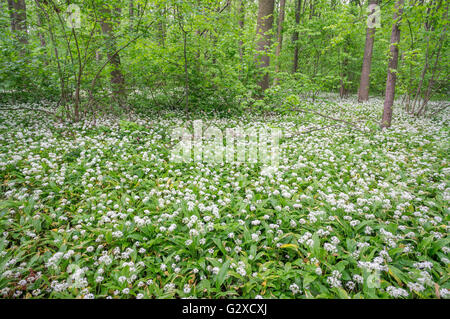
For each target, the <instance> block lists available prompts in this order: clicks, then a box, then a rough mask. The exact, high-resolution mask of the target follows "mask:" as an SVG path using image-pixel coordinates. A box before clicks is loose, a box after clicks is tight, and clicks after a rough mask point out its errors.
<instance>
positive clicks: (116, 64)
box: [100, 7, 125, 106]
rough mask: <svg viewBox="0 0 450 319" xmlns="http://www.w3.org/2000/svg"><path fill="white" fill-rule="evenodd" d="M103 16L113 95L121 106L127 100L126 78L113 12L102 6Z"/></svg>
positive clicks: (103, 29) (103, 30)
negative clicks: (121, 63) (115, 36)
mask: <svg viewBox="0 0 450 319" xmlns="http://www.w3.org/2000/svg"><path fill="white" fill-rule="evenodd" d="M102 14H103V17H102V19H101V21H100V25H101V28H102V32H103V34H104V35H105V36H106V38H107V57H108V60H109V63H110V65H111V87H112V92H113V96H114V98H115V99H116V101H117V102H118V104H119V105H120V106H123V104H124V102H125V78H124V76H123V74H122V70H121V65H120V55H119V53H117V47H116V43H115V39H114V30H113V26H114V23H113V12H112V11H111V10H110V9H108V8H106V7H103V8H102Z"/></svg>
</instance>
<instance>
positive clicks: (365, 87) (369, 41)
mask: <svg viewBox="0 0 450 319" xmlns="http://www.w3.org/2000/svg"><path fill="white" fill-rule="evenodd" d="M370 4H378V0H369V5H370ZM372 13H373V12H372ZM369 15H370V14H369ZM375 31H376V29H375V28H370V27H367V30H366V44H365V47H364V59H363V65H362V70H361V78H360V81H359V90H358V102H363V101H368V100H369V87H370V69H371V67H372V51H373V43H374V41H375Z"/></svg>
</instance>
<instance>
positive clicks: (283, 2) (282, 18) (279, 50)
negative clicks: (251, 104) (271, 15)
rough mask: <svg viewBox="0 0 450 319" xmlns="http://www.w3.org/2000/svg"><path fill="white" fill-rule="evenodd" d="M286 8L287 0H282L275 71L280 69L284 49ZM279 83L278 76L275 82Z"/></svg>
mask: <svg viewBox="0 0 450 319" xmlns="http://www.w3.org/2000/svg"><path fill="white" fill-rule="evenodd" d="M285 8H286V0H280V11H279V14H278V29H277V41H278V45H277V49H276V52H275V56H276V57H277V64H276V66H275V73H278V72H279V71H280V55H281V50H282V49H283V23H284V12H285ZM277 83H278V78H275V80H274V84H275V85H276V84H277Z"/></svg>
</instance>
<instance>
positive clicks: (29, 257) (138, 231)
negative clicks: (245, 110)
mask: <svg viewBox="0 0 450 319" xmlns="http://www.w3.org/2000/svg"><path fill="white" fill-rule="evenodd" d="M28 107H35V106H33V105H31V106H30V105H28ZM309 107H312V108H314V106H313V105H312V104H311V105H309ZM314 109H315V110H317V111H320V112H322V113H325V114H328V115H332V116H333V117H336V118H342V119H346V120H349V121H352V122H354V123H357V124H358V127H359V128H360V129H361V130H358V129H356V128H354V127H351V126H348V125H346V124H345V123H343V122H335V121H332V120H329V119H326V118H324V117H320V116H317V115H314V114H309V115H308V114H305V113H298V112H284V113H282V114H278V115H277V114H270V115H251V114H246V115H242V116H232V117H228V118H220V117H209V116H206V115H205V117H204V118H203V121H204V123H207V124H208V125H215V126H217V127H218V128H220V129H224V128H226V127H235V126H242V127H263V126H267V127H279V128H281V129H282V134H283V137H282V139H281V140H280V146H281V149H282V152H281V158H280V165H279V167H278V168H277V169H276V170H273V171H271V172H270V173H267V172H265V173H264V172H262V170H263V167H262V165H260V164H248V163H241V164H239V165H237V164H236V165H235V164H227V163H225V164H223V165H220V164H219V165H215V164H208V163H202V162H192V163H181V164H179V163H174V162H171V161H170V160H169V153H170V150H171V147H173V145H174V140H173V139H172V138H171V130H172V128H174V127H176V126H186V127H187V128H189V127H191V124H192V123H191V120H185V117H184V115H183V114H181V113H180V114H179V113H176V112H164V113H160V114H159V115H157V114H151V115H150V114H149V115H148V116H145V115H139V116H138V115H133V116H130V118H128V119H126V121H125V120H123V119H122V120H118V119H114V118H112V117H111V118H108V119H103V120H98V119H97V121H96V123H95V125H94V123H93V122H92V121H84V122H80V123H76V124H61V123H59V122H58V121H55V120H53V119H52V118H49V117H48V115H47V114H45V113H41V112H34V111H28V110H14V111H11V110H8V111H6V110H4V111H0V149H1V153H0V297H3V298H174V297H175V298H223V297H226V298H317V297H319V298H348V297H350V298H448V297H450V293H449V289H450V282H449V269H450V265H449V258H450V256H449V253H450V248H449V243H450V240H449V238H448V232H449V220H450V219H449V215H448V200H449V198H450V183H449V172H450V171H449V166H448V147H449V144H448V141H449V126H448V121H449V118H450V117H449V113H448V112H447V113H442V114H440V115H439V117H438V118H434V119H425V118H415V117H411V116H408V115H406V114H403V113H402V111H401V110H400V106H396V109H395V112H394V113H395V115H394V119H393V127H392V128H391V129H389V130H385V131H381V130H379V129H377V123H378V122H379V118H380V113H381V109H382V101H381V100H377V99H374V100H373V101H372V102H371V103H366V104H362V105H359V104H357V103H354V102H352V101H351V100H347V101H343V102H339V103H336V104H330V106H324V105H322V106H320V107H319V106H316V107H315V108H314ZM196 119H199V118H196ZM336 124H342V125H340V126H336ZM324 127H327V128H324ZM321 128H322V129H321Z"/></svg>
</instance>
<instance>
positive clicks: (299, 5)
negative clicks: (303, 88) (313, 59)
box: [292, 0, 302, 73]
mask: <svg viewBox="0 0 450 319" xmlns="http://www.w3.org/2000/svg"><path fill="white" fill-rule="evenodd" d="M301 9H302V0H297V1H296V2H295V26H296V27H298V26H299V24H300V12H301ZM297 41H298V31H294V34H293V35H292V42H293V43H294V45H295V48H294V63H293V65H292V73H295V72H297V69H298V42H297Z"/></svg>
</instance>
